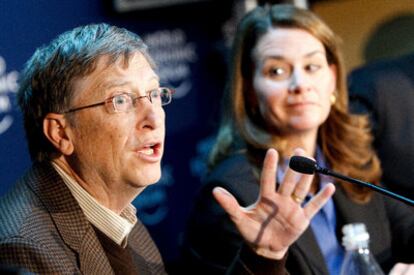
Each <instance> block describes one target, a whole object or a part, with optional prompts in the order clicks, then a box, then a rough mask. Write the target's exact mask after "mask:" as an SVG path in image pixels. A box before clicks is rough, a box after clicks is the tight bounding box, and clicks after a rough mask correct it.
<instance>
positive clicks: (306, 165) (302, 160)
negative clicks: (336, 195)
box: [289, 156, 414, 206]
mask: <svg viewBox="0 0 414 275" xmlns="http://www.w3.org/2000/svg"><path fill="white" fill-rule="evenodd" d="M289 167H290V168H291V169H292V170H295V171H296V172H299V173H302V174H310V175H311V174H314V173H315V172H316V173H320V174H324V175H328V176H332V177H335V178H338V179H341V180H344V181H347V182H350V183H355V184H357V185H360V186H363V187H367V188H370V189H372V190H374V191H377V192H379V193H381V194H384V195H386V196H389V197H391V198H393V199H396V200H399V201H401V202H404V203H406V204H408V205H410V206H414V201H413V200H411V199H409V198H407V197H404V196H401V195H399V194H397V193H394V192H391V191H389V190H387V189H385V188H383V187H380V186H377V185H375V184H372V183H369V182H365V181H361V180H357V179H353V178H350V177H347V176H344V175H341V174H339V173H336V172H334V171H330V170H328V169H327V168H324V167H320V166H319V165H318V164H317V163H316V161H314V160H313V159H310V158H307V157H302V156H292V157H291V158H290V161H289Z"/></svg>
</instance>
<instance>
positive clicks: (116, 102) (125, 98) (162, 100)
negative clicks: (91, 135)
mask: <svg viewBox="0 0 414 275" xmlns="http://www.w3.org/2000/svg"><path fill="white" fill-rule="evenodd" d="M173 94H174V90H172V89H170V88H166V87H160V88H157V89H155V90H151V91H149V92H148V93H147V94H146V95H143V96H137V95H136V94H133V93H122V94H118V95H114V96H111V97H109V98H107V99H105V100H104V101H102V102H98V103H95V104H91V105H86V106H82V107H77V108H73V109H69V110H67V111H65V112H63V114H67V113H72V112H76V111H79V110H83V109H87V108H92V107H97V106H101V105H105V106H106V108H107V110H108V111H109V112H110V113H126V112H129V111H131V110H132V109H133V108H135V106H136V102H137V100H138V99H142V98H147V99H148V100H149V101H150V102H151V103H152V104H156V105H160V106H164V105H167V104H169V103H170V102H171V100H172V95H173Z"/></svg>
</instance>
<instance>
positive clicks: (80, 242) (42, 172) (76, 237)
mask: <svg viewBox="0 0 414 275" xmlns="http://www.w3.org/2000/svg"><path fill="white" fill-rule="evenodd" d="M26 182H27V183H28V185H29V188H31V189H32V190H33V192H34V193H35V194H36V195H37V196H38V197H39V198H40V200H41V201H42V203H43V205H44V207H45V208H46V210H47V211H48V212H49V213H50V215H51V217H52V219H53V221H54V222H55V225H56V228H57V230H58V231H59V233H60V235H61V237H62V239H63V241H64V242H65V243H66V244H67V245H68V246H69V247H70V248H71V249H72V250H74V251H75V252H76V253H77V254H78V257H79V262H80V270H81V272H82V273H84V274H90V273H96V274H108V270H111V271H112V268H111V266H110V263H109V260H108V258H107V257H106V254H105V251H104V250H103V248H102V246H101V244H100V242H99V240H98V238H97V236H96V234H95V231H94V229H93V228H92V226H91V224H90V223H89V222H88V220H87V219H86V217H85V215H84V214H83V212H82V210H81V208H80V207H79V205H78V203H77V202H76V200H75V198H74V197H73V196H72V194H71V193H70V191H69V189H68V188H67V187H66V185H65V183H64V182H63V180H62V178H61V177H60V176H59V174H58V173H57V172H56V170H55V169H54V168H53V167H52V165H51V164H50V163H49V162H42V163H35V164H34V165H33V169H32V170H30V171H29V173H28V174H26ZM112 273H113V271H112Z"/></svg>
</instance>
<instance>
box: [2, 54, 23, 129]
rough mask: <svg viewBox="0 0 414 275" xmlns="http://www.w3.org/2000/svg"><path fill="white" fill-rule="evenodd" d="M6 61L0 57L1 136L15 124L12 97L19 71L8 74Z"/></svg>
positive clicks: (15, 89)
mask: <svg viewBox="0 0 414 275" xmlns="http://www.w3.org/2000/svg"><path fill="white" fill-rule="evenodd" d="M6 68H7V65H6V60H4V58H3V57H2V56H1V55H0V135H1V134H3V133H4V132H6V131H7V130H8V129H9V128H10V127H11V125H12V124H13V116H12V115H11V111H12V103H11V102H12V99H11V98H12V96H13V97H14V96H15V94H16V92H17V89H18V84H17V79H18V77H19V73H18V72H17V71H11V72H6Z"/></svg>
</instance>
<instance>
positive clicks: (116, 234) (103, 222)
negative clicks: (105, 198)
mask: <svg viewBox="0 0 414 275" xmlns="http://www.w3.org/2000/svg"><path fill="white" fill-rule="evenodd" d="M52 165H53V167H54V168H55V170H56V171H57V172H58V174H59V175H60V176H61V177H62V179H63V182H64V183H65V184H66V186H67V187H68V188H69V190H70V192H71V193H72V195H73V196H74V197H75V200H76V201H77V202H78V204H79V206H80V208H81V209H82V211H83V213H84V214H85V216H86V218H87V219H88V221H89V222H90V223H92V224H93V225H94V226H95V227H96V228H97V229H98V230H100V231H101V232H103V233H104V234H105V235H106V236H108V237H109V238H110V239H111V240H113V241H114V242H115V243H117V244H118V245H120V246H122V247H126V245H127V237H128V235H129V233H130V232H131V230H132V228H133V227H134V225H135V224H136V223H137V217H136V208H135V207H134V206H133V205H132V204H129V205H128V206H127V207H126V208H125V209H124V210H123V211H122V212H121V214H120V215H118V214H117V213H115V212H114V211H112V210H111V209H109V208H107V207H105V206H103V205H102V204H100V203H99V202H98V201H97V200H96V199H95V198H94V197H92V196H91V195H90V194H89V193H88V192H87V191H86V190H85V189H83V188H82V187H81V186H80V185H79V183H78V182H77V181H76V180H75V179H74V178H73V177H71V176H70V175H68V174H67V173H66V172H65V171H64V170H63V169H62V168H61V167H59V165H58V164H57V163H56V162H54V161H52Z"/></svg>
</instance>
